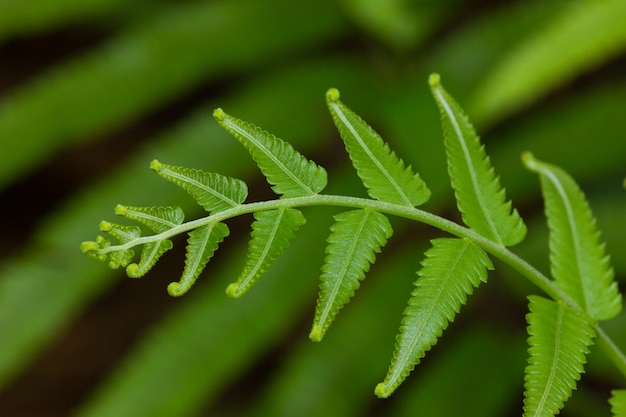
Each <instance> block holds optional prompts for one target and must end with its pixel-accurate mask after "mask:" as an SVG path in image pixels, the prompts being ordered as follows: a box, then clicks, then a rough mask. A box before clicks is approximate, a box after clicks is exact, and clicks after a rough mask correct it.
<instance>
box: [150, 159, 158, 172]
mask: <svg viewBox="0 0 626 417" xmlns="http://www.w3.org/2000/svg"><path fill="white" fill-rule="evenodd" d="M150 169H151V170H153V171H156V172H159V171H160V170H161V163H160V162H159V161H158V160H156V159H153V160H152V161H150Z"/></svg>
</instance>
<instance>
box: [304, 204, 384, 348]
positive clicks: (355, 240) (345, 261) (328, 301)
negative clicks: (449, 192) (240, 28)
mask: <svg viewBox="0 0 626 417" xmlns="http://www.w3.org/2000/svg"><path fill="white" fill-rule="evenodd" d="M392 233H393V231H392V228H391V224H390V223H389V220H388V219H387V217H385V216H384V215H382V214H380V213H378V212H376V211H373V210H370V209H362V210H351V211H346V212H343V213H340V214H338V215H336V216H335V224H333V226H332V227H331V234H330V236H329V237H328V246H327V248H326V259H325V261H324V266H323V267H322V277H321V284H320V293H319V297H318V300H317V307H316V309H315V320H314V322H313V329H312V330H311V334H310V336H309V337H310V338H311V340H313V341H316V342H317V341H320V340H322V338H323V337H324V333H326V330H327V329H328V327H329V326H330V324H331V323H332V321H333V319H334V318H335V315H336V314H337V313H338V312H339V310H340V309H341V308H342V307H343V306H344V304H346V303H347V302H348V301H349V299H350V298H351V297H352V296H353V295H354V292H355V291H356V290H357V289H358V288H359V285H360V284H359V282H360V280H362V279H363V278H364V277H365V272H367V271H368V270H369V268H370V264H372V263H374V260H375V257H376V253H377V252H380V249H381V248H382V247H384V246H385V244H386V243H387V239H389V238H390V237H391V234H392Z"/></svg>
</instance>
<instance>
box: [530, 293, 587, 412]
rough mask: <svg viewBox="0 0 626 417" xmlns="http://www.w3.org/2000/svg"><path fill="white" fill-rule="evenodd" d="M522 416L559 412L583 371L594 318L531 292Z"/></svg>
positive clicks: (560, 302) (562, 303)
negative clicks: (527, 355)
mask: <svg viewBox="0 0 626 417" xmlns="http://www.w3.org/2000/svg"><path fill="white" fill-rule="evenodd" d="M528 298H529V300H530V304H529V309H530V313H529V314H528V315H527V316H526V318H527V320H528V324H529V326H528V334H529V336H530V337H529V338H528V343H529V346H530V347H529V348H528V353H529V354H530V358H529V360H528V366H527V367H526V377H525V384H524V387H525V392H524V417H551V416H554V415H556V414H558V413H559V411H560V410H561V408H563V404H564V402H565V401H566V400H567V399H568V398H569V396H570V395H571V391H572V389H574V388H575V387H576V381H578V380H579V379H580V374H581V373H582V372H583V371H584V370H583V365H584V363H585V361H586V359H585V355H586V354H587V353H588V352H589V346H590V345H591V344H592V343H593V338H594V337H595V331H594V329H593V327H594V326H595V323H594V320H593V319H591V318H590V317H589V316H587V315H586V314H585V313H583V312H581V311H577V310H574V309H573V308H571V307H568V306H567V305H566V304H565V303H564V302H563V301H559V302H556V301H552V300H548V299H546V298H543V297H539V296H530V297H528Z"/></svg>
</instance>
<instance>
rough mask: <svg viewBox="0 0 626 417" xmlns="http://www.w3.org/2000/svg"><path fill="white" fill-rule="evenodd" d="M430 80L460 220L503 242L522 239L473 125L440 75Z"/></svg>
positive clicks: (508, 243) (513, 212)
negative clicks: (446, 88)
mask: <svg viewBox="0 0 626 417" xmlns="http://www.w3.org/2000/svg"><path fill="white" fill-rule="evenodd" d="M429 83H430V88H431V91H432V94H433V97H434V98H435V101H436V102H437V106H438V107H439V110H440V112H441V121H442V122H441V123H442V126H443V134H444V139H445V145H446V154H447V157H448V172H449V174H450V179H451V181H452V187H453V188H454V194H455V196H456V200H457V205H458V207H459V210H460V211H461V214H462V215H463V221H464V222H465V224H467V225H468V226H469V227H470V228H472V229H474V230H475V231H476V232H478V233H480V234H481V235H483V236H485V237H486V238H488V239H490V240H492V241H494V242H498V243H500V244H502V245H505V246H511V245H515V244H517V243H519V242H521V241H522V240H523V239H524V237H525V236H526V226H525V225H524V222H523V221H522V219H521V218H520V216H519V214H518V213H517V210H515V209H512V205H511V202H510V201H506V196H505V191H504V189H503V188H502V187H501V186H500V181H499V180H498V177H497V176H496V174H495V171H494V169H493V168H492V167H491V162H490V161H489V157H488V156H487V154H486V152H485V148H484V147H483V146H482V145H481V144H480V140H479V138H478V135H477V134H476V131H475V130H474V127H473V126H472V124H471V123H470V121H469V119H468V118H467V116H466V115H465V114H464V113H463V110H462V109H461V107H460V106H459V105H458V103H457V102H456V101H455V100H454V99H453V98H452V97H451V96H450V95H449V94H448V93H447V92H446V90H444V88H443V87H442V86H441V83H440V80H439V75H437V74H433V75H431V76H430V79H429Z"/></svg>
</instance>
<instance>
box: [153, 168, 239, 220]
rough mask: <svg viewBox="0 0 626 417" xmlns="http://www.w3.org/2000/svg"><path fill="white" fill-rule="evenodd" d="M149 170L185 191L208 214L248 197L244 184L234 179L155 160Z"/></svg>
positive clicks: (235, 204) (232, 205)
mask: <svg viewBox="0 0 626 417" xmlns="http://www.w3.org/2000/svg"><path fill="white" fill-rule="evenodd" d="M150 168H151V169H153V170H154V171H156V172H157V173H158V174H159V175H160V176H161V177H163V178H165V179H166V180H168V181H171V182H173V183H174V184H176V185H178V186H179V187H181V188H183V189H184V190H185V191H187V192H188V193H189V194H190V195H191V196H192V197H193V198H194V199H195V200H196V201H197V202H198V204H200V205H201V206H202V207H204V209H205V210H206V211H208V212H209V213H217V212H219V211H222V210H226V209H229V208H232V207H235V206H237V205H239V204H241V203H243V202H244V200H245V199H246V197H247V196H248V187H247V186H246V183H245V182H243V181H241V180H238V179H235V178H229V177H225V176H223V175H219V174H214V173H211V172H205V171H201V170H198V169H191V168H185V167H178V166H172V165H167V164H162V163H161V162H159V161H157V160H156V159H155V160H153V161H152V162H151V163H150Z"/></svg>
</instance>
